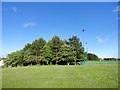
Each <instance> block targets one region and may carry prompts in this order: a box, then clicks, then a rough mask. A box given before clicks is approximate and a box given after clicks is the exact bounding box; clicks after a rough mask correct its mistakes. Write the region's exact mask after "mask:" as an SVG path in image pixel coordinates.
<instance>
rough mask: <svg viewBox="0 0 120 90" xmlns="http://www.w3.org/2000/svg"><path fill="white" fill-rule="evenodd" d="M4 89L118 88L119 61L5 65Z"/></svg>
mask: <svg viewBox="0 0 120 90" xmlns="http://www.w3.org/2000/svg"><path fill="white" fill-rule="evenodd" d="M2 71H3V72H2V73H3V82H2V87H3V88H117V87H118V65H117V64H85V65H76V66H75V65H69V66H60V65H52V66H29V67H17V68H3V70H2Z"/></svg>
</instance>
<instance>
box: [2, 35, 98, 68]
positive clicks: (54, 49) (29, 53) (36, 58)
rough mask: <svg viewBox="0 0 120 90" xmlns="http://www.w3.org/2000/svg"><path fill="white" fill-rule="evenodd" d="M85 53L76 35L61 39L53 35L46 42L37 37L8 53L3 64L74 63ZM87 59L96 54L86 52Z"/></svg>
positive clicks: (96, 57) (92, 57) (15, 65)
mask: <svg viewBox="0 0 120 90" xmlns="http://www.w3.org/2000/svg"><path fill="white" fill-rule="evenodd" d="M84 56H86V53H85V52H84V48H83V46H82V42H81V41H80V39H79V38H78V37H77V36H72V37H70V38H69V39H68V40H61V39H60V38H59V37H58V36H54V37H53V38H52V39H51V40H49V41H48V42H46V41H45V40H44V39H43V38H39V39H37V40H35V41H33V42H32V43H31V44H30V43H28V44H26V45H25V47H24V48H23V49H21V50H19V51H16V52H12V53H10V54H8V56H7V58H6V59H5V60H4V62H5V66H13V67H17V66H28V65H50V64H61V65H64V64H66V65H67V64H68V65H69V64H76V60H83V59H84ZM87 56H88V59H90V60H98V59H99V58H98V56H97V55H95V54H91V53H88V54H87Z"/></svg>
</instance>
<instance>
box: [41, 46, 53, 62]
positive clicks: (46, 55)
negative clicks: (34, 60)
mask: <svg viewBox="0 0 120 90" xmlns="http://www.w3.org/2000/svg"><path fill="white" fill-rule="evenodd" d="M51 59H52V51H51V48H50V47H49V46H48V44H46V45H45V46H44V47H43V53H42V60H43V61H44V62H45V63H46V64H48V62H51ZM49 64H50V63H49Z"/></svg>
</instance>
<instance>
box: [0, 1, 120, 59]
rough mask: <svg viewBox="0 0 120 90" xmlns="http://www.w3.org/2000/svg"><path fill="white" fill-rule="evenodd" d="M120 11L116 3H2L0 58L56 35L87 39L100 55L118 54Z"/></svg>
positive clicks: (93, 51) (89, 47) (101, 56)
mask: <svg viewBox="0 0 120 90" xmlns="http://www.w3.org/2000/svg"><path fill="white" fill-rule="evenodd" d="M119 11H120V9H119V8H118V3H117V2H34V3H33V2H17V3H15V2H14V3H13V2H9V3H8V2H3V3H2V50H0V57H3V56H6V55H7V54H8V53H11V52H14V51H17V50H20V49H22V48H23V47H24V46H25V45H26V44H27V43H32V42H33V41H34V40H35V39H38V38H40V37H42V38H44V39H45V40H46V41H48V40H50V39H51V38H52V37H53V36H55V35H57V36H59V37H60V38H61V39H63V40H64V39H68V38H69V37H71V36H73V35H75V36H77V37H79V38H80V41H81V42H83V39H84V42H87V44H85V45H84V47H85V50H86V51H88V52H89V53H94V54H96V55H98V56H99V57H100V58H106V57H118V20H119V19H120V18H118V12H119ZM83 29H84V30H85V31H84V32H82V30H83Z"/></svg>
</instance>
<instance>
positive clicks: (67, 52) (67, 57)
mask: <svg viewBox="0 0 120 90" xmlns="http://www.w3.org/2000/svg"><path fill="white" fill-rule="evenodd" d="M58 57H59V60H60V62H61V60H62V61H66V62H67V64H68V65H69V63H70V62H74V61H75V60H76V56H75V51H74V48H73V47H71V46H69V45H67V44H64V45H62V47H61V48H60V51H59V53H58Z"/></svg>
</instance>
